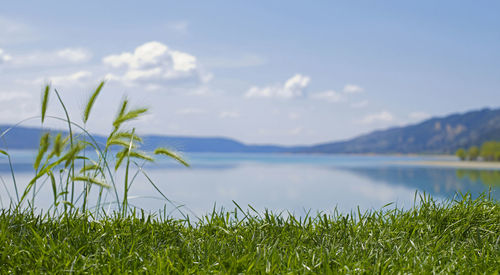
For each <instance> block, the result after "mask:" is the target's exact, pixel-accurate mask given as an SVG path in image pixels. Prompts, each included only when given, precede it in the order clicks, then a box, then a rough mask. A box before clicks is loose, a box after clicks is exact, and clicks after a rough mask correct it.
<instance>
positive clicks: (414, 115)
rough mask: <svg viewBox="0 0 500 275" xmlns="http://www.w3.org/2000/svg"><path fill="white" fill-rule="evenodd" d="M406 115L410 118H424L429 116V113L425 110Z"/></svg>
mask: <svg viewBox="0 0 500 275" xmlns="http://www.w3.org/2000/svg"><path fill="white" fill-rule="evenodd" d="M408 117H409V118H410V119H412V120H424V119H427V118H430V117H431V115H430V114H428V113H425V112H412V113H410V114H409V115H408Z"/></svg>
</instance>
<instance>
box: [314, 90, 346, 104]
mask: <svg viewBox="0 0 500 275" xmlns="http://www.w3.org/2000/svg"><path fill="white" fill-rule="evenodd" d="M311 97H312V98H315V99H321V100H326V101H329V102H339V101H342V100H343V99H344V96H343V95H342V94H340V93H338V92H336V91H333V90H330V91H325V92H321V93H315V94H313V95H311Z"/></svg>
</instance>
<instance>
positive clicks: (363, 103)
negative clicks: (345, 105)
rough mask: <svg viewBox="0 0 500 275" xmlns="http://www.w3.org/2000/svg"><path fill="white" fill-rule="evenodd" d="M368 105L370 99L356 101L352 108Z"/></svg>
mask: <svg viewBox="0 0 500 275" xmlns="http://www.w3.org/2000/svg"><path fill="white" fill-rule="evenodd" d="M366 106H368V100H363V101H359V102H354V103H352V104H351V107H352V108H364V107H366Z"/></svg>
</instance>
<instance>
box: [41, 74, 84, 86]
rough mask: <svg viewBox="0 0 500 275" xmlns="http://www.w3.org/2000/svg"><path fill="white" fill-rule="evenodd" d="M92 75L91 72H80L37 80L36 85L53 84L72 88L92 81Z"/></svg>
mask: <svg viewBox="0 0 500 275" xmlns="http://www.w3.org/2000/svg"><path fill="white" fill-rule="evenodd" d="M91 77H92V73H91V72H89V71H78V72H76V73H72V74H67V75H56V76H51V77H48V78H37V79H36V80H35V83H36V84H37V85H43V84H44V83H47V82H49V83H51V84H52V85H54V86H71V85H75V84H84V83H87V82H88V81H90V80H91Z"/></svg>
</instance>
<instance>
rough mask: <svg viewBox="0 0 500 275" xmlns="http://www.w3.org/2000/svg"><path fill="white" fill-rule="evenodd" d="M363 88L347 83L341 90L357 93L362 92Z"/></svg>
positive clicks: (347, 92)
mask: <svg viewBox="0 0 500 275" xmlns="http://www.w3.org/2000/svg"><path fill="white" fill-rule="evenodd" d="M363 91H364V89H363V88H361V87H359V86H357V85H353V84H347V85H345V86H344V89H343V92H344V93H346V94H357V93H361V92H363Z"/></svg>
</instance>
